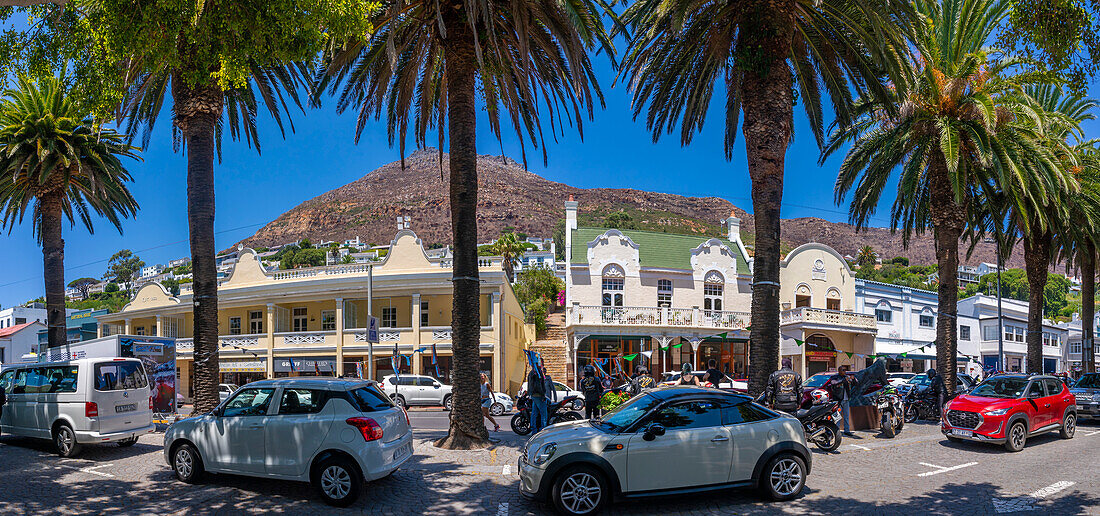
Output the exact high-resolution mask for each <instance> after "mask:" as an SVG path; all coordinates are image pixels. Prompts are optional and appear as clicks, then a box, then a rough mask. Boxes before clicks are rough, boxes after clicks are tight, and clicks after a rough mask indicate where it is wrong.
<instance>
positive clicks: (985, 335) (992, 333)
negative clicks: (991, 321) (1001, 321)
mask: <svg viewBox="0 0 1100 516" xmlns="http://www.w3.org/2000/svg"><path fill="white" fill-rule="evenodd" d="M982 340H997V327H996V326H993V325H989V326H985V327H983V328H982Z"/></svg>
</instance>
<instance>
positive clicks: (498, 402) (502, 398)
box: [489, 392, 515, 416]
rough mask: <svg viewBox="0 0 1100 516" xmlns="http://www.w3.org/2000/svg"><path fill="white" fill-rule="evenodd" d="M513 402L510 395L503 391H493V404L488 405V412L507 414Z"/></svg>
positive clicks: (495, 414)
mask: <svg viewBox="0 0 1100 516" xmlns="http://www.w3.org/2000/svg"><path fill="white" fill-rule="evenodd" d="M514 406H515V403H514V402H513V401H512V397H511V396H509V395H507V394H506V393H503V392H494V393H493V404H492V405H490V406H489V413H490V414H492V415H494V416H499V415H502V414H507V413H509V412H511V411H512V407H514Z"/></svg>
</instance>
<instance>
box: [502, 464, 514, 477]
mask: <svg viewBox="0 0 1100 516" xmlns="http://www.w3.org/2000/svg"><path fill="white" fill-rule="evenodd" d="M500 474H501V475H511V474H512V466H510V465H508V464H505V465H504V469H503V470H501V472H500Z"/></svg>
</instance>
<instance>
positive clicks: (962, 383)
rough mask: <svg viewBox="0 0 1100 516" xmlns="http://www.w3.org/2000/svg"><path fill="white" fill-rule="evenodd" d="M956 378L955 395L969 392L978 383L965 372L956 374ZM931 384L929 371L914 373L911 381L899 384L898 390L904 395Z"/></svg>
mask: <svg viewBox="0 0 1100 516" xmlns="http://www.w3.org/2000/svg"><path fill="white" fill-rule="evenodd" d="M955 379H956V380H957V383H956V384H955V395H956V396H957V395H959V394H963V393H966V392H969V391H970V389H973V388H974V385H975V384H976V383H977V382H975V381H974V379H973V378H971V377H969V376H967V375H965V374H960V375H956V376H955ZM931 385H932V380H930V379H929V378H928V374H927V373H920V374H916V375H913V377H912V378H910V379H909V381H907V382H905V383H903V384H901V385H899V386H898V391H900V392H901V394H902V395H903V396H904V395H905V394H907V393H908V392H909V389H913V388H916V389H921V390H924V389H927V388H928V387H930V386H931ZM951 397H952V396H948V398H951Z"/></svg>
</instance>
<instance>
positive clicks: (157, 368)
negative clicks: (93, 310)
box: [118, 336, 176, 414]
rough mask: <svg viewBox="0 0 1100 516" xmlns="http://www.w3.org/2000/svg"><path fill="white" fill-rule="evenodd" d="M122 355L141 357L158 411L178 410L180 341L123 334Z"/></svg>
mask: <svg viewBox="0 0 1100 516" xmlns="http://www.w3.org/2000/svg"><path fill="white" fill-rule="evenodd" d="M118 341H119V356H121V357H133V358H137V359H140V360H141V363H142V365H144V366H145V373H146V374H148V375H149V388H150V389H151V391H152V395H153V413H154V414H174V413H175V412H176V341H175V340H174V339H167V338H159V337H131V336H120V337H119V338H118Z"/></svg>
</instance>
